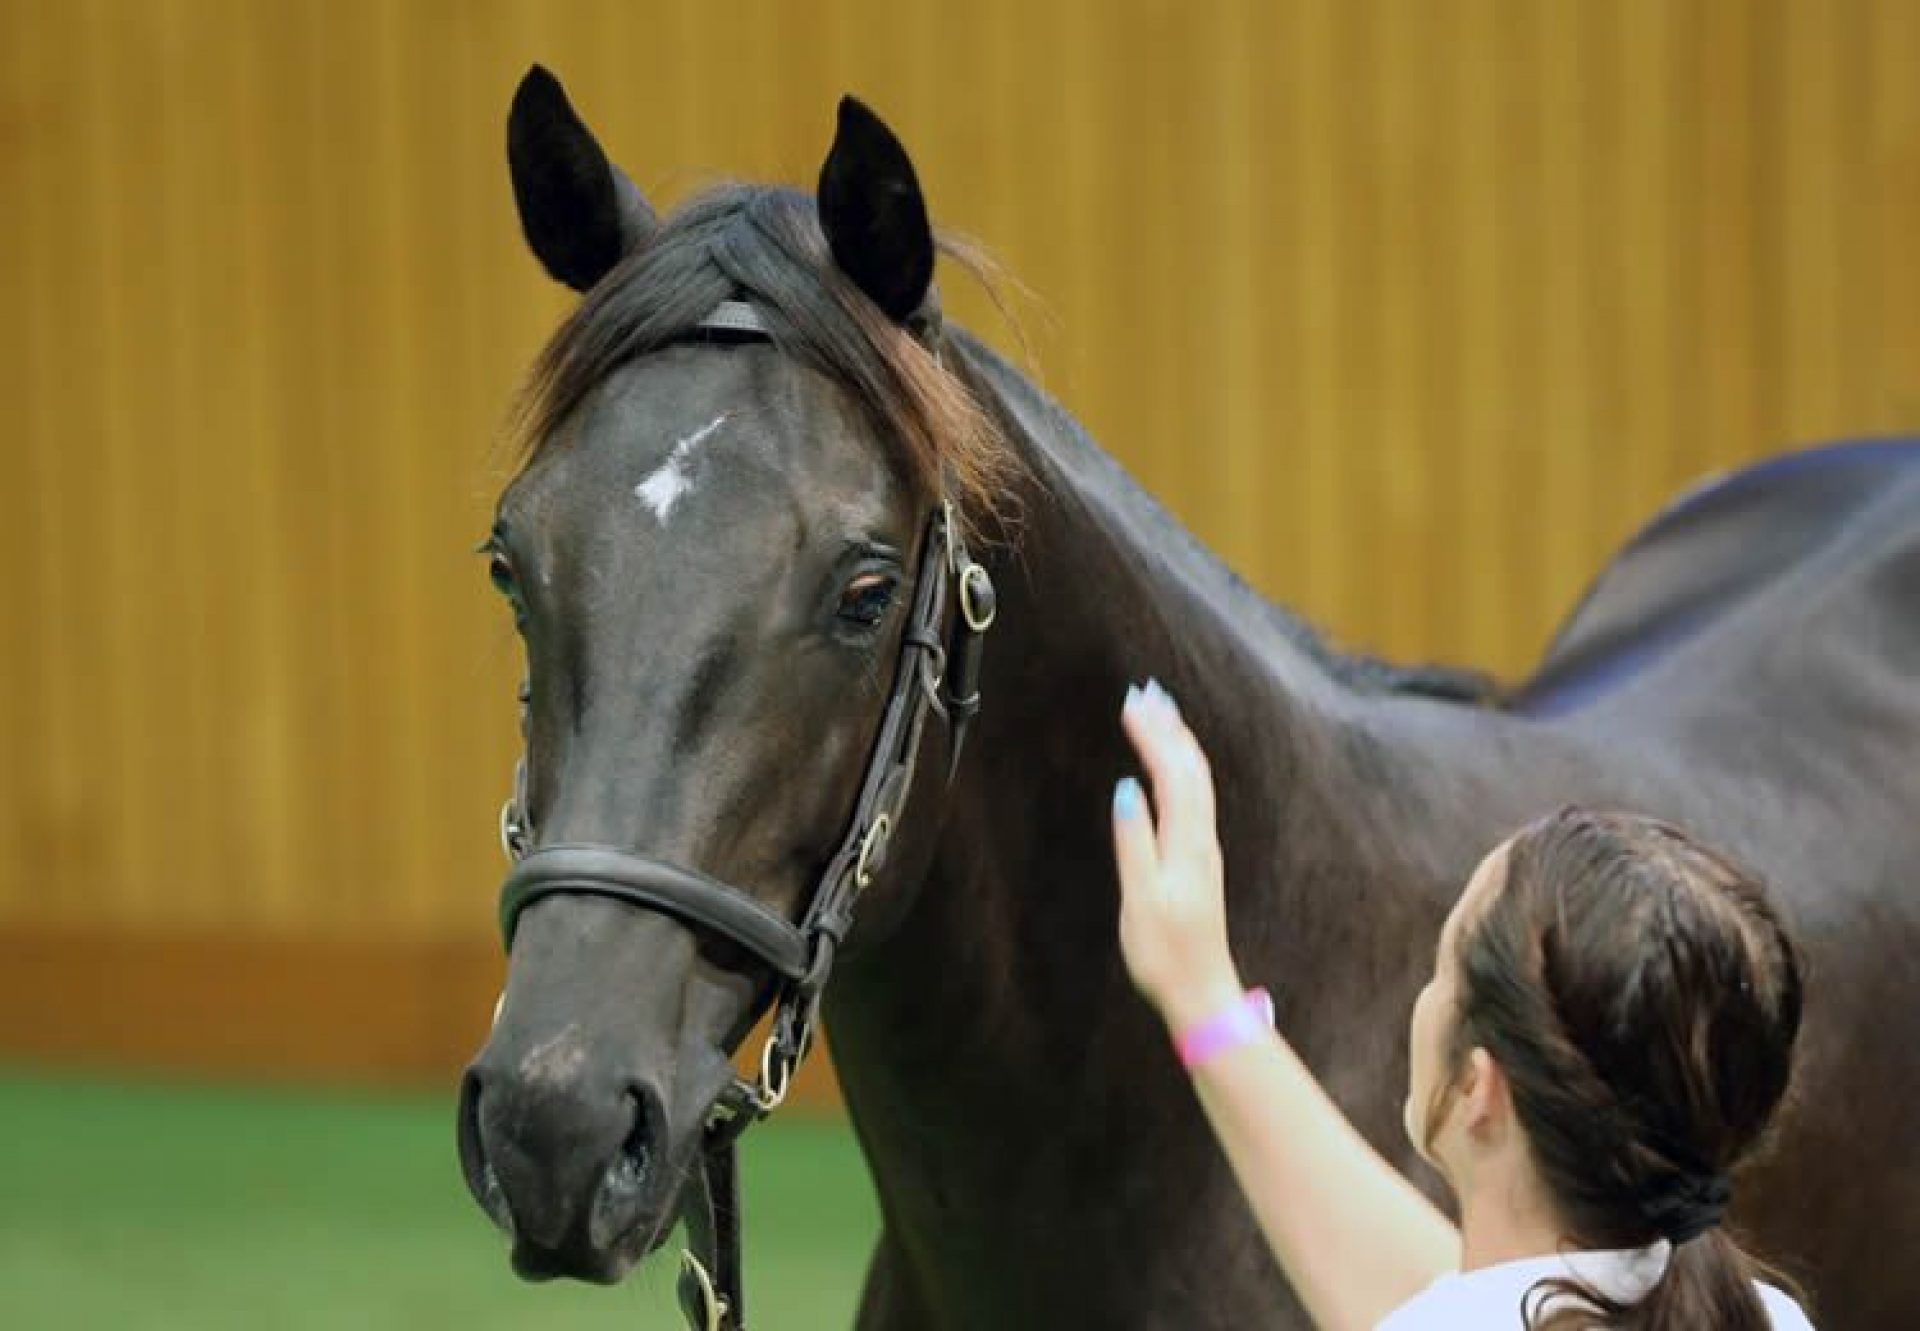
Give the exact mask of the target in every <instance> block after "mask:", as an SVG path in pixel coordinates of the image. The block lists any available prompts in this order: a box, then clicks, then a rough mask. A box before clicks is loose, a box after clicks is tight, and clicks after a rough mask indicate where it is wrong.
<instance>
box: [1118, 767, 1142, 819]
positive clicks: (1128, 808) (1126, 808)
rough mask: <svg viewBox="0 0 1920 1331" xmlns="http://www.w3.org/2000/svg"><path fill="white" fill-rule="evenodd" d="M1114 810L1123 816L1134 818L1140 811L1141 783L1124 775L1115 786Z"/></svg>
mask: <svg viewBox="0 0 1920 1331" xmlns="http://www.w3.org/2000/svg"><path fill="white" fill-rule="evenodd" d="M1113 811H1114V813H1115V814H1116V815H1117V816H1119V817H1121V818H1132V817H1135V816H1137V815H1138V814H1139V812H1140V783H1139V782H1138V781H1136V780H1134V779H1133V778H1132V777H1130V776H1128V777H1122V778H1121V779H1120V784H1119V785H1117V786H1115V787H1114V788H1113Z"/></svg>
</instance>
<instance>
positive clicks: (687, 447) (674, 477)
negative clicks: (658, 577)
mask: <svg viewBox="0 0 1920 1331" xmlns="http://www.w3.org/2000/svg"><path fill="white" fill-rule="evenodd" d="M728 414H729V413H727V412H724V411H723V412H721V413H720V414H719V415H718V416H715V417H714V418H713V419H712V420H710V421H708V422H707V423H706V424H705V425H703V426H701V427H700V428H699V429H697V430H695V431H694V432H693V433H692V434H690V435H688V436H687V437H686V438H685V439H682V440H681V441H680V442H679V443H677V444H675V445H674V446H673V451H672V452H671V453H669V454H667V460H666V461H665V462H663V463H661V464H660V466H659V467H657V468H656V469H655V470H654V471H653V473H652V474H651V475H649V476H648V477H647V478H646V479H645V480H644V481H641V482H640V484H638V485H636V486H634V487H633V493H634V495H635V496H636V497H638V499H639V500H640V502H641V503H643V504H645V505H646V506H647V507H648V508H649V509H651V510H652V512H653V516H654V517H656V518H658V519H659V520H660V524H661V525H662V526H665V525H666V521H667V518H668V517H669V516H670V515H671V514H672V513H673V507H674V505H675V504H678V503H679V502H680V500H681V498H682V497H683V496H684V495H686V494H687V493H688V492H689V491H690V490H692V489H693V480H692V478H690V477H689V476H688V475H687V465H686V464H687V460H688V459H689V458H690V457H692V456H693V450H694V449H696V448H698V447H699V446H700V444H701V443H702V442H703V441H704V440H706V439H708V438H709V437H711V436H712V434H713V432H714V431H716V430H718V429H719V428H720V427H721V426H722V425H725V424H726V423H727V416H728Z"/></svg>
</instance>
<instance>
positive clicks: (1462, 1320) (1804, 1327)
mask: <svg viewBox="0 0 1920 1331" xmlns="http://www.w3.org/2000/svg"><path fill="white" fill-rule="evenodd" d="M1573 1256H1574V1257H1575V1260H1574V1261H1573V1262H1571V1263H1569V1262H1567V1261H1565V1260H1563V1259H1561V1258H1540V1259H1528V1260H1524V1261H1518V1262H1507V1263H1504V1264H1502V1265H1500V1266H1491V1267H1486V1268H1484V1269H1482V1270H1478V1271H1469V1272H1466V1273H1465V1274H1454V1275H1446V1276H1442V1277H1441V1278H1440V1279H1438V1280H1436V1281H1434V1282H1433V1284H1431V1285H1429V1286H1428V1287H1427V1288H1426V1289H1425V1290H1423V1291H1421V1292H1420V1293H1419V1294H1417V1295H1415V1296H1414V1297H1413V1298H1412V1299H1409V1300H1408V1301H1407V1302H1406V1303H1403V1304H1401V1305H1400V1307H1398V1308H1396V1309H1394V1310H1393V1311H1392V1312H1391V1313H1389V1314H1387V1316H1386V1318H1385V1319H1384V1320H1382V1321H1381V1322H1380V1324H1379V1326H1378V1327H1377V1328H1376V1331H1458V1329H1459V1328H1461V1327H1469V1326H1470V1327H1488V1328H1505V1327H1512V1328H1515V1331H1518V1329H1519V1328H1520V1327H1522V1326H1523V1325H1524V1320H1523V1314H1522V1310H1523V1308H1526V1309H1533V1310H1536V1311H1547V1310H1550V1308H1551V1307H1552V1303H1551V1301H1550V1300H1543V1299H1542V1297H1541V1296H1540V1295H1539V1294H1533V1295H1532V1297H1529V1294H1530V1292H1531V1291H1533V1290H1534V1288H1535V1286H1537V1285H1538V1284H1539V1283H1540V1282H1541V1281H1542V1280H1553V1279H1565V1278H1568V1277H1573V1278H1575V1279H1580V1278H1583V1277H1584V1278H1587V1279H1589V1280H1592V1278H1593V1277H1594V1276H1595V1275H1596V1274H1601V1273H1603V1272H1604V1274H1605V1275H1606V1276H1613V1277H1615V1278H1614V1279H1601V1280H1600V1281H1598V1282H1597V1283H1598V1284H1599V1285H1600V1286H1602V1287H1608V1286H1611V1288H1608V1289H1607V1292H1608V1293H1611V1294H1612V1295H1613V1296H1614V1297H1616V1298H1620V1297H1625V1298H1632V1297H1635V1295H1636V1293H1638V1292H1642V1291H1644V1290H1645V1289H1647V1288H1649V1287H1650V1286H1651V1284H1652V1280H1650V1279H1644V1278H1642V1279H1635V1278H1634V1277H1636V1276H1639V1275H1641V1272H1639V1271H1634V1270H1632V1269H1631V1268H1630V1267H1628V1266H1626V1264H1624V1263H1621V1262H1615V1263H1613V1264H1612V1265H1613V1266H1614V1267H1616V1268H1619V1269H1617V1270H1616V1269H1608V1267H1607V1266H1606V1265H1604V1264H1600V1263H1595V1262H1593V1261H1592V1259H1593V1258H1594V1257H1599V1256H1608V1257H1611V1256H1613V1255H1612V1254H1604V1255H1603V1254H1574V1255H1573ZM1621 1256H1622V1257H1625V1254H1622V1255H1621ZM1634 1285H1638V1290H1637V1291H1636V1290H1635V1289H1633V1288H1632V1286H1634ZM1622 1286H1626V1287H1625V1288H1623V1287H1622ZM1754 1288H1755V1290H1756V1291H1757V1292H1758V1293H1759V1295H1760V1302H1761V1304H1762V1305H1763V1306H1764V1307H1765V1308H1766V1310H1767V1317H1768V1320H1769V1321H1771V1322H1772V1324H1773V1328H1774V1331H1813V1323H1812V1322H1810V1321H1809V1320H1808V1319H1807V1314H1806V1311H1805V1310H1804V1309H1803V1308H1801V1306H1800V1305H1799V1304H1798V1303H1796V1302H1794V1300H1793V1298H1792V1297H1791V1296H1789V1295H1788V1294H1786V1293H1785V1292H1784V1291H1782V1290H1778V1289H1775V1288H1774V1287H1773V1286H1772V1285H1768V1284H1765V1283H1763V1282H1760V1281H1755V1282H1754Z"/></svg>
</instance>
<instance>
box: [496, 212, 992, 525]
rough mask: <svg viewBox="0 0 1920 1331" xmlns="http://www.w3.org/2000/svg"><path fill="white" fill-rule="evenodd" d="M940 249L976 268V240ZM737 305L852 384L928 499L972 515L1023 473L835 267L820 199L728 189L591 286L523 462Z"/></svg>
mask: <svg viewBox="0 0 1920 1331" xmlns="http://www.w3.org/2000/svg"><path fill="white" fill-rule="evenodd" d="M938 244H939V247H940V250H941V252H942V253H944V254H947V255H948V256H950V257H952V258H954V259H956V260H957V261H959V262H960V263H962V264H963V265H965V266H967V267H968V268H970V269H972V270H974V271H975V272H976V274H978V272H979V268H978V263H977V256H975V255H974V254H973V253H972V251H971V250H970V249H969V248H968V247H967V246H965V245H963V244H961V243H959V242H957V241H953V240H950V239H948V238H946V237H941V238H940V239H939V241H938ZM726 300H746V301H750V302H751V303H752V304H753V305H754V306H755V307H756V309H757V310H758V311H759V313H760V315H761V318H762V320H763V322H764V323H765V324H766V326H767V331H768V334H769V335H770V336H771V338H772V340H773V343H774V345H775V346H776V347H777V348H778V349H779V350H780V351H781V352H783V353H784V354H786V355H789V356H792V357H794V358H796V359H798V360H799V361H801V362H802V363H803V364H806V365H809V366H811V367H813V368H814V369H815V370H818V371H819V372H820V373H822V374H824V375H826V376H828V377H829V378H831V379H833V380H835V381H836V382H838V383H840V384H841V385H842V386H843V387H845V388H846V389H847V391H848V392H849V393H850V394H851V396H852V398H853V400H854V401H855V402H857V403H859V404H861V406H862V408H863V409H864V410H865V411H866V412H867V414H868V416H869V420H870V423H871V425H872V426H873V428H874V430H875V432H876V433H877V434H878V435H879V437H880V438H882V439H883V440H886V441H888V444H889V446H890V447H892V448H893V449H894V450H895V458H894V461H895V463H896V465H897V466H898V467H899V468H900V472H901V475H902V478H903V479H904V480H906V481H907V482H908V484H910V485H912V486H913V487H914V488H915V489H916V490H917V491H918V492H919V493H920V495H921V496H922V497H923V498H931V497H933V496H936V495H941V494H946V495H949V496H950V497H952V498H953V499H954V501H955V502H956V504H957V506H958V507H959V508H960V510H961V512H962V514H963V515H967V516H969V517H970V516H971V515H974V514H977V513H982V512H990V511H992V509H993V507H994V503H995V500H996V498H997V497H998V495H999V494H1000V493H1001V492H1002V491H1003V490H1004V488H1005V486H1004V483H1005V481H1006V480H1007V478H1008V476H1009V475H1010V473H1012V472H1013V471H1014V470H1015V462H1014V457H1013V454H1012V452H1011V451H1010V450H1009V448H1008V447H1007V445H1006V443H1005V441H1004V440H1003V439H1002V438H1001V436H1000V434H999V431H998V429H997V427H996V426H995V424H994V421H993V418H992V417H991V416H990V414H989V413H988V412H987V411H985V410H984V409H983V408H982V406H981V404H980V403H979V402H978V401H977V400H975V398H974V396H973V395H972V393H971V392H970V391H969V390H968V389H967V387H966V385H965V384H964V383H962V382H961V380H960V379H959V378H958V377H956V376H955V375H954V374H953V373H951V371H950V370H949V369H947V368H946V367H945V366H943V365H942V364H941V362H940V359H939V357H938V355H936V353H935V351H934V350H933V349H932V348H931V347H929V346H928V345H927V344H926V343H923V342H922V341H921V340H920V338H918V337H916V336H915V335H914V333H913V332H912V331H909V330H908V329H907V328H905V327H902V326H901V325H900V324H897V323H895V322H894V321H893V320H891V319H889V318H887V317H886V316H885V315H884V314H882V313H881V312H880V310H879V308H878V307H877V306H875V305H874V304H873V302H872V301H870V300H869V299H867V297H866V296H865V295H864V294H863V293H862V292H861V291H860V290H859V288H858V287H856V286H855V285H854V283H853V281H852V279H851V278H849V277H847V276H846V275H845V274H844V273H843V272H842V271H841V270H840V268H839V266H838V265H837V264H835V263H834V261H833V257H832V254H831V252H830V251H829V249H828V247H827V240H826V236H825V234H824V233H823V232H822V231H821V229H820V219H819V214H818V211H817V209H816V207H815V203H814V200H813V198H812V196H810V195H808V194H804V193H802V192H800V191H798V190H793V189H787V188H781V187H775V186H765V185H742V184H733V183H729V184H723V185H719V186H716V187H714V188H712V189H709V190H706V191H704V192H702V193H700V194H698V195H696V196H694V197H693V198H691V199H689V200H688V201H687V202H686V203H684V204H682V205H681V206H680V207H679V208H677V209H676V210H674V212H673V213H672V214H671V215H669V216H668V217H667V218H666V219H665V221H664V222H663V224H662V225H661V228H660V230H659V231H658V232H657V233H656V234H655V235H654V236H653V237H651V238H650V239H649V240H648V242H647V243H646V244H645V245H644V246H642V247H641V248H640V249H638V250H637V251H636V252H635V253H633V254H631V255H628V256H627V257H626V258H625V259H623V260H622V261H621V262H620V264H619V265H618V266H617V267H615V268H614V269H613V271H612V272H610V273H608V274H607V276H606V277H604V278H603V279H601V281H600V282H598V283H597V284H596V285H595V286H594V287H593V288H592V290H590V291H589V292H588V293H587V294H586V296H585V297H584V298H583V299H582V300H581V302H580V304H579V305H578V306H577V307H576V308H575V309H574V311H573V313H572V314H571V315H570V316H569V317H568V318H567V319H566V320H565V322H563V323H562V324H561V325H560V327H559V329H558V330H556V331H555V333H554V334H553V336H552V338H551V339H549V341H548V342H547V344H546V346H545V347H544V348H543V349H542V350H541V352H540V355H539V357H538V358H537V359H536V360H535V361H534V365H533V368H532V370H531V372H530V373H529V375H528V378H527V380H526V383H525V384H524V386H523V387H522V389H521V394H520V398H519V401H518V403H517V406H516V410H515V415H514V422H513V423H514V430H515V434H516V435H517V436H518V438H519V440H520V442H521V453H522V460H523V464H524V463H531V462H532V461H534V460H535V459H537V458H538V457H539V456H540V455H541V454H542V453H544V452H546V451H547V450H549V449H551V448H553V447H555V446H556V445H557V443H558V441H560V440H561V439H563V438H564V437H565V432H564V431H563V430H562V428H561V427H562V426H563V425H564V424H565V422H566V421H567V419H568V418H569V417H570V416H572V414H573V413H574V412H575V411H576V410H577V409H578V408H579V407H580V405H581V404H582V403H583V402H584V401H585V400H586V399H587V397H588V395H589V394H591V393H592V392H593V390H594V388H595V387H596V386H597V385H599V384H600V383H602V382H603V381H604V380H605V379H606V378H607V376H608V375H610V374H612V373H613V372H614V371H616V370H618V369H619V368H620V367H621V366H623V365H625V364H627V363H628V362H630V361H632V360H634V359H635V358H637V357H640V356H643V355H646V354H647V353H649V352H652V351H657V350H659V349H661V348H663V347H666V346H669V345H671V344H673V343H676V342H687V341H694V340H701V339H706V338H712V337H721V338H724V337H725V336H726V335H725V334H718V335H714V334H709V333H707V332H706V331H704V330H702V329H701V327H700V324H701V321H702V320H703V319H705V318H706V317H707V315H709V314H710V313H712V311H713V309H714V307H715V306H717V305H719V304H720V303H721V302H722V301H726Z"/></svg>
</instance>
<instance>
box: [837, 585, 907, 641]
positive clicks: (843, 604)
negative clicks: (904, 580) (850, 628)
mask: <svg viewBox="0 0 1920 1331" xmlns="http://www.w3.org/2000/svg"><path fill="white" fill-rule="evenodd" d="M898 585H899V584H898V583H896V582H895V581H894V579H893V578H892V577H891V576H890V575H888V574H885V573H863V574H861V575H860V576H859V577H857V578H855V579H854V580H853V581H852V582H851V583H849V584H848V585H847V589H846V590H845V591H844V592H842V593H840V618H842V619H844V620H846V621H848V622H849V623H853V624H858V625H860V627H862V628H873V627H875V626H876V625H878V624H879V623H880V621H881V620H883V619H885V618H886V617H887V611H888V609H889V608H890V607H891V606H892V605H893V593H894V589H895V588H896V587H897V586H898Z"/></svg>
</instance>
